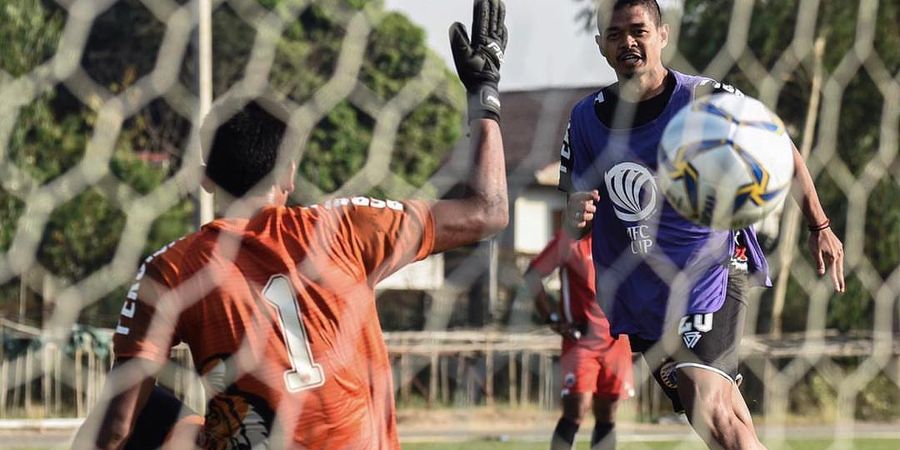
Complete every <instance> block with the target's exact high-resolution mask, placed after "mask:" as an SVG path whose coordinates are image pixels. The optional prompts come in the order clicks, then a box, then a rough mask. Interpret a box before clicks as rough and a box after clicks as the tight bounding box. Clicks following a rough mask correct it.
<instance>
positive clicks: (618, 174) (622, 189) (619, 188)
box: [604, 162, 659, 222]
mask: <svg viewBox="0 0 900 450" xmlns="http://www.w3.org/2000/svg"><path fill="white" fill-rule="evenodd" d="M604 178H605V179H606V190H607V191H608V195H609V198H610V200H612V202H613V205H614V207H613V210H614V211H615V212H616V216H617V217H618V218H619V219H621V220H623V221H626V222H640V221H642V220H644V219H646V218H648V217H650V215H652V214H653V213H654V212H655V211H656V207H657V204H656V203H657V198H658V196H659V195H658V193H657V188H656V181H655V180H654V178H653V174H652V173H650V171H649V170H648V169H647V168H646V167H644V166H642V165H640V164H636V163H633V162H623V163H619V164H616V165H615V166H613V167H612V168H611V169H609V170H608V171H607V172H606V175H605V177H604Z"/></svg>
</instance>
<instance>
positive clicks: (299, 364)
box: [262, 275, 325, 392]
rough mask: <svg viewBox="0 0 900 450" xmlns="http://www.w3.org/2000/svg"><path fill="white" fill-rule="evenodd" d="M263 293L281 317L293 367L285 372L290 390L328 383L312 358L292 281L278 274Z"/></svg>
mask: <svg viewBox="0 0 900 450" xmlns="http://www.w3.org/2000/svg"><path fill="white" fill-rule="evenodd" d="M262 294H263V297H265V299H266V301H267V302H268V303H269V304H270V305H272V306H274V307H275V309H277V310H278V320H279V322H281V329H282V330H284V343H285V345H286V346H287V352H288V358H289V359H290V360H291V367H292V370H288V371H286V372H285V373H284V384H285V385H286V386H287V390H288V391H289V392H297V391H302V390H305V389H310V388H314V387H319V386H321V385H322V384H324V383H325V373H324V372H323V371H322V366H321V365H319V364H316V362H315V361H314V360H313V357H312V350H310V348H309V338H308V337H307V335H306V327H304V326H303V320H302V318H301V317H300V307H299V306H298V305H297V297H296V295H294V288H293V287H292V286H291V282H290V281H289V280H288V278H287V277H286V276H284V275H275V276H273V277H272V278H270V279H269V283H268V284H266V287H265V288H264V289H263V291H262Z"/></svg>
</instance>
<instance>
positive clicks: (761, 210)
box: [657, 94, 794, 230]
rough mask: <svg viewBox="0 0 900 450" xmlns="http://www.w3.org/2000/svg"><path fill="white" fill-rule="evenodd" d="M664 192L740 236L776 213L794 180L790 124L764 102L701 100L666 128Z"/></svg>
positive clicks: (689, 212)
mask: <svg viewBox="0 0 900 450" xmlns="http://www.w3.org/2000/svg"><path fill="white" fill-rule="evenodd" d="M657 158H658V162H659V164H658V176H659V186H660V189H661V190H662V192H663V193H664V194H665V196H666V198H667V199H668V200H669V203H670V204H671V205H672V207H673V208H675V210H676V211H678V212H679V213H680V214H681V215H682V216H684V217H685V218H687V219H688V220H691V221H692V222H696V223H698V224H701V225H705V226H708V227H712V228H715V229H720V230H726V229H740V228H744V227H746V226H748V225H750V224H753V223H755V222H758V221H760V220H761V219H763V218H764V217H766V215H768V214H769V213H771V212H772V211H773V210H775V209H777V208H778V207H779V206H780V205H781V204H782V203H783V202H784V199H785V197H786V196H787V193H788V191H789V190H790V185H791V179H792V178H793V176H794V156H793V144H792V143H791V139H790V137H789V136H788V134H787V132H786V131H785V129H784V123H782V121H781V119H779V118H778V116H776V115H775V114H774V113H772V112H771V111H769V109H768V108H766V107H765V105H763V104H762V103H760V102H759V101H758V100H755V99H752V98H750V97H745V96H742V95H733V94H717V95H712V96H706V97H702V98H699V99H697V100H694V101H693V102H692V103H691V104H689V105H687V106H685V107H684V108H683V109H682V110H681V111H679V112H678V113H677V114H676V115H675V117H673V118H672V120H671V121H670V122H669V124H668V126H666V129H665V131H664V132H663V137H662V140H661V141H660V145H659V151H658V154H657Z"/></svg>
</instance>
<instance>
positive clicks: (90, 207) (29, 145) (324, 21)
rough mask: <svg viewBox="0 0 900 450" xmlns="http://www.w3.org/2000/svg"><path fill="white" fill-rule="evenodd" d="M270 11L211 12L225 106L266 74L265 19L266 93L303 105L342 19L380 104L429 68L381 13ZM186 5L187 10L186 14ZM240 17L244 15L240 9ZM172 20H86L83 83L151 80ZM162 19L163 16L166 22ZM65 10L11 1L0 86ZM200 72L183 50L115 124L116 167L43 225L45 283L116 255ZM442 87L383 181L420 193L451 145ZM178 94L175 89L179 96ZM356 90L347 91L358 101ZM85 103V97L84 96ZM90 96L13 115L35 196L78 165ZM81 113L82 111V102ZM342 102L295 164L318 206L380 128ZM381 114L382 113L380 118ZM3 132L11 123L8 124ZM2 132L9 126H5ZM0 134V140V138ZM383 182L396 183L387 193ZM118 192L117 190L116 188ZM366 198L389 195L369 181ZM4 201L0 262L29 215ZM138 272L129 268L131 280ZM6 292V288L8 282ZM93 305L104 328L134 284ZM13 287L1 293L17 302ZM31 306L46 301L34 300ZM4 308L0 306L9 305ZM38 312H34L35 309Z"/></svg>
mask: <svg viewBox="0 0 900 450" xmlns="http://www.w3.org/2000/svg"><path fill="white" fill-rule="evenodd" d="M261 3H262V7H264V8H265V9H262V8H259V9H246V10H240V11H235V10H234V9H232V6H231V5H232V4H231V3H222V4H220V5H219V6H218V7H217V9H216V10H215V11H214V15H213V27H214V47H213V51H214V74H213V75H214V80H213V81H214V93H215V95H216V96H219V95H222V94H224V93H225V92H227V90H228V89H230V88H232V87H233V86H234V85H235V83H237V82H239V81H240V80H241V79H243V78H244V77H245V76H258V75H260V74H259V73H257V72H255V71H256V70H258V68H259V67H260V66H258V65H256V66H251V65H249V63H250V62H251V60H252V58H253V57H254V54H253V49H254V45H255V44H256V43H257V42H258V41H259V40H260V39H263V38H264V36H265V33H264V32H263V30H262V27H261V26H256V27H255V26H253V25H252V24H258V23H261V18H262V16H264V15H265V14H275V15H277V16H278V17H280V18H282V20H283V21H284V24H285V26H284V28H283V29H282V30H281V35H280V37H279V39H278V42H277V45H276V52H275V56H274V60H273V63H272V65H271V70H270V71H269V72H268V74H264V75H266V77H267V79H268V81H269V88H270V89H271V90H272V91H274V92H275V94H276V95H280V96H282V97H283V98H285V99H289V100H291V101H293V102H294V103H295V104H300V105H302V104H304V103H305V102H307V101H309V100H310V99H311V98H312V97H313V95H314V94H315V93H316V92H317V90H319V89H321V88H322V87H323V86H325V85H326V83H328V81H329V80H330V79H331V78H332V77H333V76H334V75H335V73H334V71H335V70H336V64H337V61H338V59H339V56H340V54H341V51H342V50H343V48H342V45H343V43H344V42H343V41H344V39H345V37H346V35H347V27H348V23H349V22H348V21H350V20H351V19H353V18H354V17H357V16H358V15H359V14H363V15H365V17H366V18H368V19H369V20H370V21H371V26H372V29H371V31H370V32H369V33H368V37H367V38H366V40H365V42H366V49H365V52H364V59H363V63H362V66H361V68H360V71H359V76H358V80H359V81H360V83H361V84H362V85H363V86H365V89H362V91H363V92H364V94H365V92H368V93H369V94H368V95H370V97H371V98H372V99H373V103H374V104H376V105H383V104H385V103H386V102H389V101H390V100H391V99H392V98H393V97H394V96H395V95H397V93H398V92H400V91H401V89H403V87H404V86H406V85H407V84H408V83H409V82H410V81H411V80H413V79H415V78H417V77H419V75H420V73H421V72H422V71H423V70H425V66H426V65H427V64H428V61H429V60H431V61H432V63H433V58H436V57H435V56H434V55H432V54H431V53H430V51H429V50H428V49H427V47H426V45H425V39H424V33H423V31H422V30H420V29H418V28H417V27H415V26H414V25H412V24H411V23H410V22H409V21H408V20H407V19H406V18H404V17H403V16H401V15H399V14H396V13H385V12H383V11H381V10H380V9H381V8H380V2H371V1H360V0H339V1H335V2H321V3H318V4H315V5H312V6H308V7H307V6H304V7H303V9H302V10H301V11H294V10H293V9H292V8H296V7H297V4H296V2H289V1H280V0H265V1H263V2H261ZM186 7H189V6H186ZM242 7H243V6H242ZM174 12H175V10H174V9H172V10H167V9H165V8H158V9H154V10H153V11H151V10H149V9H147V7H146V6H144V4H143V3H142V2H140V1H137V0H121V1H119V2H116V3H114V4H113V5H111V6H110V7H109V8H108V9H106V10H105V11H103V12H101V13H100V14H99V15H98V16H97V18H96V19H95V20H94V22H93V24H92V27H91V31H90V36H89V38H88V41H87V43H86V45H85V48H84V52H83V55H82V59H81V67H82V69H83V70H84V72H85V73H86V74H87V75H88V76H89V77H90V78H91V79H92V80H93V81H94V82H96V83H97V84H98V85H99V86H102V87H103V88H104V89H106V90H108V91H109V92H110V93H111V94H113V95H118V94H120V93H122V92H125V90H126V89H128V88H130V87H132V86H134V85H135V83H137V82H138V81H139V80H141V79H142V77H144V76H146V75H147V74H149V73H151V72H153V71H154V70H156V69H160V68H158V67H156V65H157V61H158V59H157V57H158V53H159V52H160V51H161V50H162V49H163V48H164V46H163V42H164V39H165V38H166V37H167V33H172V30H171V29H170V28H167V25H168V23H167V21H168V20H169V19H171V18H172V17H173V16H172V14H173V13H174ZM160 17H161V18H160ZM65 20H66V14H65V11H64V10H62V9H61V8H59V7H58V6H56V5H55V3H53V2H42V1H40V0H11V1H10V2H8V5H7V4H4V8H2V9H0V37H2V38H3V40H4V42H5V43H6V44H5V45H4V46H2V48H0V56H2V60H0V68H2V70H3V71H4V72H5V74H6V75H4V74H3V73H2V72H0V77H2V78H0V82H2V83H4V84H6V83H9V82H12V80H14V79H15V78H16V77H22V76H27V75H28V74H29V73H30V72H31V71H32V70H34V68H35V67H37V66H38V65H40V64H41V63H42V62H44V61H47V60H49V59H50V58H52V56H53V55H54V53H55V52H56V50H57V43H58V41H59V38H60V36H61V35H62V29H63V26H64V24H65ZM196 67H197V62H196V59H195V56H194V51H193V49H192V48H188V49H186V51H185V52H184V57H183V58H182V62H181V65H180V67H174V68H172V67H169V68H167V70H176V71H177V73H178V79H179V81H180V83H178V86H176V87H175V88H173V90H171V91H170V92H165V93H161V94H162V96H160V97H158V98H156V99H154V100H153V101H152V102H150V103H149V104H147V105H146V106H144V107H143V108H142V109H141V110H140V111H139V112H138V113H137V114H135V115H133V116H132V117H130V118H128V119H127V120H126V121H125V123H124V124H123V126H122V130H121V132H120V133H119V136H118V140H117V142H116V144H115V148H114V150H113V154H112V157H111V160H110V173H111V175H108V176H107V177H105V178H104V180H103V181H102V182H101V183H100V184H99V185H97V186H93V187H91V188H89V189H88V190H85V191H83V192H81V193H79V194H78V195H76V196H74V197H73V198H72V199H71V200H69V201H67V202H65V203H64V204H62V205H59V206H58V207H57V208H56V209H55V210H54V211H53V213H52V214H51V216H50V219H49V222H48V224H47V226H46V228H45V230H44V233H43V238H42V241H41V244H40V247H39V250H38V255H37V256H38V261H39V262H40V263H41V265H42V266H44V267H45V268H46V269H48V270H49V271H50V272H51V273H53V274H55V275H56V276H58V277H60V278H61V279H63V280H66V281H68V282H77V281H78V280H80V279H83V278H84V277H85V276H87V275H89V274H91V273H94V272H95V271H96V270H98V269H99V268H100V267H102V266H103V265H104V264H107V263H108V261H109V260H110V258H111V257H112V255H113V253H114V252H115V251H116V249H117V246H118V245H119V244H120V239H121V231H122V227H123V224H124V222H125V220H126V217H125V215H124V214H123V213H122V210H121V207H120V205H117V202H120V201H121V199H118V198H117V197H116V196H117V195H119V194H120V192H119V191H120V190H121V189H125V190H127V191H128V192H130V194H129V195H128V196H126V198H131V199H139V198H140V197H141V196H142V195H145V194H147V193H149V192H152V191H153V190H154V189H155V188H157V187H158V186H159V185H160V184H161V183H163V182H165V181H166V180H168V179H169V178H170V177H171V176H172V175H173V174H175V173H176V172H177V171H178V170H179V168H180V166H181V161H182V158H183V156H184V155H185V151H186V149H187V146H188V138H189V135H190V131H191V124H192V122H193V118H192V117H191V115H192V114H193V113H192V108H194V107H195V106H194V105H192V104H191V103H190V100H189V98H190V96H187V98H188V100H185V98H184V97H185V96H184V95H181V96H179V94H178V93H179V92H182V93H183V92H189V93H193V94H194V95H195V96H196V93H197V85H196V81H195V80H196ZM439 76H440V77H441V80H440V82H438V83H436V84H437V86H438V87H437V88H436V89H433V90H431V91H430V94H428V95H427V97H426V98H424V99H422V101H421V102H420V103H418V105H416V106H415V107H414V108H413V109H412V110H411V111H410V112H409V114H407V115H406V117H404V118H403V120H402V122H401V123H400V125H399V129H398V131H397V137H396V139H395V143H396V148H395V149H394V151H393V152H392V154H391V159H390V170H391V171H392V172H393V173H394V174H395V175H397V176H399V177H400V178H401V179H403V180H404V181H405V182H406V183H409V184H410V185H412V186H414V187H422V186H424V185H426V184H427V179H428V177H429V176H430V175H431V174H432V173H433V172H434V171H435V170H436V168H437V165H438V164H439V162H440V161H441V159H442V158H443V155H444V153H445V152H446V151H447V150H449V149H450V148H451V147H452V145H453V144H454V143H455V141H456V140H457V138H458V137H459V124H460V123H461V109H462V108H461V104H462V100H463V95H462V89H461V86H459V83H458V81H456V79H455V77H453V76H452V74H451V73H450V72H449V71H448V70H447V69H446V68H442V69H441V70H440V71H439ZM179 89H182V90H181V91H179ZM359 90H360V89H359V88H356V89H355V91H359ZM89 97H90V96H89ZM94 100H97V101H99V99H98V98H96V97H91V99H88V100H86V99H85V96H84V95H81V96H79V95H75V94H73V93H71V92H69V91H68V89H67V88H66V87H65V86H64V85H62V84H57V85H55V86H53V87H52V88H50V89H48V90H47V91H45V92H42V93H41V95H40V96H38V97H37V98H36V99H35V100H34V101H32V102H30V103H29V104H27V105H25V106H23V107H22V108H19V109H18V110H16V111H15V117H16V121H15V124H14V126H11V127H10V128H12V133H11V136H10V138H9V142H8V143H4V144H5V146H6V148H7V149H8V150H7V152H6V158H5V160H4V163H5V164H8V163H12V164H14V165H15V167H17V168H19V169H20V170H21V171H22V172H23V173H27V174H28V175H29V177H31V179H32V180H33V187H37V186H40V185H43V184H45V183H48V182H52V181H53V180H54V179H56V178H57V177H59V176H61V175H64V174H66V173H67V171H68V170H70V169H71V168H72V167H74V166H76V165H77V164H78V163H79V162H80V161H81V160H82V157H83V155H84V150H85V147H86V145H87V142H88V141H89V139H90V138H91V136H92V133H93V132H94V128H95V126H96V122H97V117H96V108H97V107H98V106H99V103H92V102H93V101H94ZM85 102H87V103H89V104H85ZM355 103H356V102H353V101H350V100H349V99H344V100H343V101H339V102H337V104H336V105H335V106H334V107H333V108H331V109H330V110H328V111H326V112H325V114H324V115H323V116H322V118H321V119H320V121H319V122H318V123H317V124H316V125H315V126H314V127H313V129H312V133H311V135H310V138H309V140H308V142H306V145H305V149H304V151H303V158H302V159H301V161H300V177H301V178H302V179H303V180H305V181H306V182H307V184H308V185H312V186H315V187H317V189H318V190H319V191H318V192H305V193H304V194H303V195H301V198H302V199H303V200H306V201H317V200H320V199H321V198H322V196H324V195H328V193H330V192H333V191H334V190H336V189H338V188H339V187H340V186H342V185H343V184H344V183H345V182H346V181H347V180H348V179H349V178H350V177H352V176H353V175H355V173H356V172H357V171H358V170H359V169H360V168H361V167H362V166H363V164H364V162H365V161H366V159H367V157H370V156H371V155H367V154H366V153H367V152H368V151H369V143H370V141H371V139H372V134H373V127H374V126H375V124H376V123H377V119H378V117H372V115H373V112H372V111H371V110H367V109H366V107H360V106H358V105H356V104H355ZM375 115H377V114H375ZM2 117H3V120H4V121H5V120H7V118H8V117H12V116H10V115H8V114H6V113H4V115H3V116H2ZM3 125H4V127H6V126H7V125H8V124H3ZM0 136H2V134H0ZM388 184H390V183H388ZM123 186H124V187H123ZM368 188H372V189H373V192H383V191H387V190H390V189H389V188H388V186H387V185H381V186H379V184H378V183H374V184H373V185H371V186H368ZM14 194H17V195H12V194H11V193H10V192H6V191H0V225H2V230H3V232H2V233H0V245H3V247H2V248H0V250H6V249H8V246H9V242H10V240H11V239H12V236H13V235H12V231H11V230H14V229H15V224H16V223H17V220H18V218H19V216H20V215H21V214H22V211H24V205H23V204H22V201H21V198H24V197H25V194H26V193H25V192H16V193H14ZM191 216H192V208H191V203H190V202H189V199H184V200H183V201H182V202H181V203H179V204H178V205H176V206H175V207H174V208H172V209H171V210H170V211H167V212H162V214H161V215H160V216H159V217H157V219H156V220H155V222H154V224H153V227H152V231H151V233H150V236H148V239H147V242H146V244H145V245H144V250H143V256H146V255H148V254H149V253H151V252H153V251H155V250H156V249H158V248H159V247H161V246H162V245H164V244H165V243H166V242H169V241H171V240H173V239H175V238H177V237H178V236H180V235H182V234H184V233H185V232H186V231H188V230H189V229H190V228H191V226H192V225H191ZM138 263H139V261H135V262H134V264H135V269H136V268H137V265H138ZM9 281H13V280H2V281H0V282H9ZM121 282H122V285H121V286H119V287H117V288H116V289H115V290H114V291H113V292H111V293H110V294H108V295H106V296H105V297H104V298H103V299H100V301H98V302H97V303H96V305H95V306H94V307H92V308H90V309H89V310H88V313H87V314H83V316H82V320H84V321H87V322H90V323H93V324H96V325H101V326H112V324H113V323H115V319H116V317H117V315H118V310H119V308H120V306H121V297H122V293H123V289H124V288H125V286H126V285H127V284H128V283H130V280H121ZM15 292H16V289H12V290H11V289H10V288H7V289H6V291H3V292H0V294H3V295H4V298H12V296H13V295H15ZM36 300H40V299H39V298H37V299H36ZM6 303H7V302H6V301H4V304H6ZM31 309H32V310H36V311H39V310H40V308H39V307H38V308H31Z"/></svg>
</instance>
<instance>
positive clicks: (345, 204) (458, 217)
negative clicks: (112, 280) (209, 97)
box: [75, 0, 508, 449]
mask: <svg viewBox="0 0 900 450" xmlns="http://www.w3.org/2000/svg"><path fill="white" fill-rule="evenodd" d="M474 12H475V14H474V21H473V26H472V37H471V40H470V39H469V37H468V35H467V33H466V31H465V28H464V27H463V26H462V25H461V24H459V23H455V24H454V25H453V26H452V27H451V30H450V38H451V46H452V50H453V55H454V59H455V62H456V68H457V72H458V74H459V77H460V79H461V81H462V82H463V84H464V85H465V87H466V89H467V91H468V93H469V120H470V124H471V127H472V139H473V144H474V147H475V148H474V152H473V157H474V163H473V165H472V168H471V171H470V172H471V173H470V178H469V179H468V180H467V181H468V187H469V190H468V194H467V195H466V196H465V197H463V198H460V199H454V200H440V201H437V202H425V201H405V202H397V201H390V200H388V201H384V200H378V199H371V198H368V197H354V198H352V199H337V200H332V201H329V202H326V203H325V204H322V205H317V206H316V207H308V208H306V207H287V206H286V202H287V199H288V196H289V194H290V193H291V191H292V190H293V188H294V177H295V172H296V164H295V163H294V161H292V160H291V158H290V156H281V155H279V150H281V151H284V148H285V147H287V146H288V145H289V143H287V144H285V145H282V141H283V140H284V138H285V135H286V131H287V130H286V126H285V124H284V121H283V120H284V118H286V117H287V114H286V112H284V111H282V110H280V108H279V106H278V105H277V104H274V103H273V102H271V101H268V100H266V99H256V100H254V101H251V102H248V101H247V99H234V101H233V102H224V103H222V104H220V105H218V107H217V109H216V111H214V114H213V115H211V117H216V116H215V114H219V115H222V116H223V118H225V119H227V120H225V121H224V123H223V124H222V125H221V126H219V127H218V128H217V129H216V130H215V133H213V136H212V139H211V142H209V146H208V150H209V156H208V157H207V160H206V163H207V165H206V168H205V175H206V181H205V182H204V187H207V188H208V189H210V190H213V191H215V193H216V196H217V199H219V200H222V202H220V206H221V212H222V213H223V216H222V217H221V218H219V219H216V220H215V221H213V222H211V223H210V224H207V225H205V226H204V227H203V228H202V229H201V230H200V231H198V232H196V233H194V234H191V235H189V236H187V237H185V238H183V239H181V240H179V241H176V242H174V243H172V244H170V245H169V246H167V247H165V248H163V249H161V250H160V251H158V252H157V253H155V254H154V255H152V256H151V257H150V258H148V260H147V261H145V264H144V265H142V266H141V268H140V269H139V271H138V277H137V279H136V280H135V283H134V285H133V286H132V289H131V290H130V292H129V294H128V296H127V298H126V300H125V305H124V306H123V308H122V314H121V316H120V319H119V324H118V326H117V327H116V334H115V338H114V345H115V356H116V366H115V368H114V369H113V370H112V372H111V373H110V375H109V377H108V379H107V383H106V394H105V397H104V398H105V401H101V402H100V403H98V405H97V407H95V408H94V410H93V411H92V412H91V414H90V415H89V417H88V419H87V420H86V421H85V424H84V425H83V427H82V429H81V430H80V432H79V436H78V437H77V438H76V445H75V446H76V447H79V448H80V447H93V446H94V445H96V447H99V448H103V449H117V448H121V446H122V445H123V444H124V443H125V442H126V441H127V440H128V438H129V436H130V435H131V434H132V430H133V428H134V425H135V418H136V417H138V414H139V413H140V412H141V410H142V409H143V407H144V406H145V403H146V401H147V398H148V396H149V395H150V393H151V392H153V386H154V382H155V377H156V375H157V374H158V373H159V371H160V370H161V369H162V368H163V366H164V364H165V363H166V362H167V360H168V356H169V351H170V348H171V347H172V345H174V344H176V343H178V342H179V341H181V342H185V343H186V344H187V345H188V347H189V348H190V350H191V355H192V357H193V359H194V365H195V367H197V370H198V371H199V372H200V375H201V376H202V377H203V380H204V382H205V383H206V386H205V387H206V388H207V394H209V396H210V399H209V402H208V404H207V408H206V417H205V422H204V425H203V427H202V432H201V433H200V436H199V439H198V440H197V444H198V445H200V446H202V447H204V448H213V449H249V448H269V447H276V448H316V449H323V448H327V449H399V448H400V444H399V441H398V437H397V423H396V412H395V409H394V399H393V387H392V385H391V384H392V382H391V380H392V375H391V365H390V360H389V358H388V353H387V349H386V347H385V344H384V337H383V335H382V333H381V327H380V325H379V323H378V320H376V318H377V313H376V310H375V285H376V284H377V283H378V282H379V281H380V280H382V279H384V278H385V277H387V276H389V275H390V274H391V273H393V272H396V271H397V270H399V269H400V268H401V267H403V266H404V265H406V264H409V263H411V262H413V261H415V260H421V259H423V258H425V257H426V256H428V255H429V254H432V253H438V252H442V251H444V250H447V249H451V248H455V247H459V246H462V245H467V244H470V243H473V242H476V241H479V240H481V239H484V238H486V237H488V236H490V235H492V234H494V233H497V232H498V231H500V230H502V229H503V228H505V227H506V224H507V221H508V200H507V192H506V174H505V164H504V155H503V143H502V139H501V135H500V126H499V117H500V101H499V94H498V82H499V79H500V73H499V69H500V65H501V63H502V61H503V52H504V50H505V48H506V35H507V33H506V27H505V25H504V5H503V3H502V2H501V1H500V0H476V1H475V8H474ZM208 123H215V121H210V122H208ZM204 131H206V132H207V133H211V131H212V130H209V129H205V130H204ZM207 135H208V134H207ZM150 417H153V416H152V415H151V416H150Z"/></svg>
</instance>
